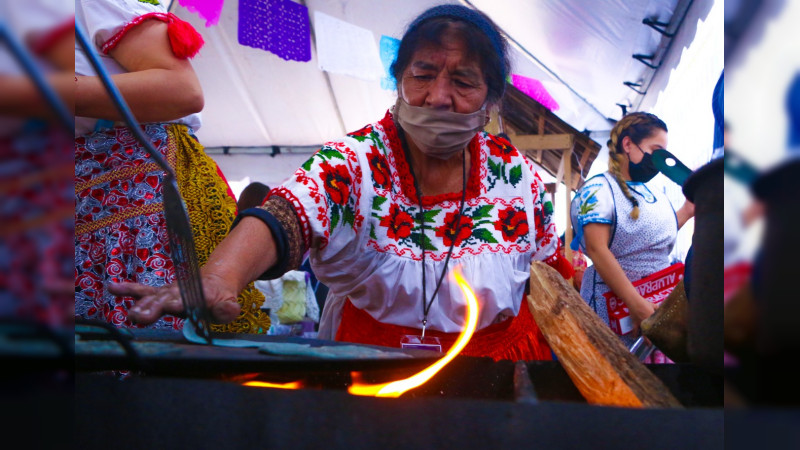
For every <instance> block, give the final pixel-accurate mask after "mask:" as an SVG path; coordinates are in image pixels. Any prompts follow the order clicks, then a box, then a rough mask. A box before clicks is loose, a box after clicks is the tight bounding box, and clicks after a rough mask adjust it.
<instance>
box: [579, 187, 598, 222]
mask: <svg viewBox="0 0 800 450" xmlns="http://www.w3.org/2000/svg"><path fill="white" fill-rule="evenodd" d="M597 191H599V189H595V190H594V191H592V193H591V194H589V196H588V197H586V198H585V199H582V201H581V206H580V207H579V210H578V214H580V215H582V216H585V215H586V214H589V213H590V212H592V211H593V210H594V209H595V208H596V207H597V195H596V194H597Z"/></svg>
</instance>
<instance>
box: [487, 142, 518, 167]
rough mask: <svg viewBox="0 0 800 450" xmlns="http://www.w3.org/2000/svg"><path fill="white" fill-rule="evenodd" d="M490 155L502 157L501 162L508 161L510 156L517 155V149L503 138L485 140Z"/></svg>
mask: <svg viewBox="0 0 800 450" xmlns="http://www.w3.org/2000/svg"><path fill="white" fill-rule="evenodd" d="M486 143H487V144H488V145H489V151H490V152H491V154H492V156H498V157H500V158H503V162H505V163H510V162H511V157H513V156H517V149H516V148H514V147H513V146H512V145H511V144H510V143H509V142H508V141H506V140H505V139H501V138H497V139H492V140H489V141H487V142H486Z"/></svg>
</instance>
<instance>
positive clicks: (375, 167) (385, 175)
mask: <svg viewBox="0 0 800 450" xmlns="http://www.w3.org/2000/svg"><path fill="white" fill-rule="evenodd" d="M367 158H368V159H369V168H370V170H371V171H372V180H373V181H374V182H375V186H376V187H380V188H383V189H388V188H389V187H390V186H391V185H392V174H391V173H390V172H389V164H388V163H387V162H386V158H385V157H384V156H383V155H382V154H381V152H379V151H378V148H377V147H375V146H373V147H372V150H371V151H370V152H369V154H368V155H367Z"/></svg>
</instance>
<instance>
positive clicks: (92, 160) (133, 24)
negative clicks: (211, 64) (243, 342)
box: [74, 0, 270, 333]
mask: <svg viewBox="0 0 800 450" xmlns="http://www.w3.org/2000/svg"><path fill="white" fill-rule="evenodd" d="M75 15H76V17H75V21H76V22H75V23H76V25H79V26H81V27H82V29H83V30H84V31H85V33H86V35H87V37H88V39H89V41H90V43H91V44H93V45H94V46H96V48H95V50H96V51H97V53H98V54H99V55H100V59H101V63H102V64H103V66H104V67H105V70H106V71H107V72H108V73H109V74H110V76H111V78H112V81H113V82H114V83H115V84H116V86H117V87H118V88H119V91H120V92H121V94H122V96H123V97H124V99H125V101H126V103H127V104H128V105H129V106H130V108H131V111H132V113H133V115H134V116H135V117H136V119H137V121H138V122H140V123H141V124H142V126H143V131H144V133H145V135H146V136H147V137H148V138H149V139H150V142H151V143H152V144H153V146H154V147H155V149H156V150H157V151H158V152H160V153H161V155H162V156H163V157H164V158H165V159H166V160H167V162H168V163H169V164H170V165H172V167H173V168H174V170H175V172H176V178H177V184H178V189H179V191H180V193H181V196H182V197H183V199H184V201H185V203H186V208H187V210H188V213H189V217H190V221H191V226H192V231H193V234H194V240H195V246H196V249H197V258H198V261H199V262H200V264H203V263H205V262H206V260H207V259H208V256H209V254H210V253H211V251H212V250H213V249H214V247H215V246H216V245H217V244H218V243H219V242H220V241H221V240H222V239H223V237H224V236H225V235H226V234H227V233H228V231H229V230H230V226H231V224H232V222H233V220H234V218H235V214H236V201H235V199H234V196H233V193H232V191H231V190H230V188H229V186H228V183H227V181H226V180H225V178H224V176H223V174H222V172H221V171H220V170H219V168H218V167H217V165H216V163H215V162H214V161H213V160H212V159H211V158H210V157H209V156H208V155H206V154H205V152H204V150H203V146H202V145H201V144H200V142H198V140H197V138H196V136H195V135H194V133H195V131H196V130H197V129H198V127H199V126H200V125H201V120H200V114H199V113H200V111H201V110H202V109H203V90H202V87H201V86H200V82H199V80H198V78H197V75H196V74H195V72H194V69H193V68H192V65H191V63H190V62H189V58H191V57H192V56H194V55H195V54H196V53H197V52H198V51H199V50H200V47H201V46H202V45H203V39H202V36H201V35H200V34H199V33H197V31H196V30H195V29H194V28H193V27H192V26H191V25H189V24H188V23H187V22H184V21H183V20H181V19H179V18H178V17H177V16H175V15H174V14H171V13H168V12H167V11H166V9H165V8H164V7H163V6H161V5H160V4H158V2H142V1H138V0H105V1H90V0H79V1H77V2H76V4H75ZM74 84H75V86H74V89H75V114H76V116H77V117H76V125H75V126H76V130H75V315H76V317H79V318H83V319H94V320H101V321H106V322H110V323H112V324H114V325H116V326H125V327H130V326H142V325H139V324H134V323H133V322H132V321H131V320H130V317H129V315H128V310H129V308H130V307H131V306H132V305H133V299H132V298H130V297H125V296H123V297H117V296H115V295H113V294H111V293H109V292H108V291H107V289H106V283H107V282H109V281H132V282H138V283H142V284H144V285H148V286H163V285H166V284H169V283H172V282H173V281H174V280H175V267H174V265H173V262H172V259H171V257H170V244H169V238H168V233H167V227H166V220H165V217H164V206H163V204H162V200H163V197H162V183H163V180H164V172H163V171H162V170H160V169H159V167H158V166H157V165H156V163H155V162H154V161H153V160H152V158H151V157H150V156H149V154H148V153H147V150H146V149H145V148H144V147H143V146H142V145H141V144H140V143H139V142H138V141H137V140H136V138H135V137H134V135H133V133H132V132H131V130H130V129H129V128H128V127H127V125H126V124H125V123H123V122H121V120H122V116H121V114H120V112H119V111H118V110H117V108H116V107H115V105H114V104H113V102H112V100H111V98H110V96H109V94H108V92H107V91H106V89H105V87H104V86H103V85H102V82H101V80H100V78H99V77H98V76H97V74H96V73H95V71H94V69H93V67H92V66H91V64H90V62H89V59H88V56H87V55H86V54H84V52H83V49H82V47H80V46H76V47H75V82H74ZM237 297H238V303H237V305H239V310H238V311H237V314H236V316H235V317H231V320H230V321H229V323H228V324H226V325H224V326H223V325H214V331H230V332H237V333H266V331H267V330H268V329H269V325H270V324H269V317H268V316H267V315H266V314H264V313H263V312H262V311H261V310H260V308H259V307H260V305H261V303H263V301H264V299H263V296H262V295H261V294H260V293H259V292H258V291H256V290H255V288H254V287H253V286H252V284H250V285H248V284H243V285H242V286H240V287H239V288H238V289H237V291H236V293H234V296H233V298H234V299H236V298H237ZM149 326H151V327H154V328H169V329H181V328H182V326H183V319H181V318H177V317H174V316H166V317H163V318H160V319H159V320H157V321H154V322H152V323H151V324H150V325H149Z"/></svg>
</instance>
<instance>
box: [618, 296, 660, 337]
mask: <svg viewBox="0 0 800 450" xmlns="http://www.w3.org/2000/svg"><path fill="white" fill-rule="evenodd" d="M637 297H638V298H635V299H631V300H629V301H627V302H625V304H626V305H627V306H628V311H629V312H630V313H631V320H632V321H633V335H634V336H636V335H638V334H639V329H640V328H641V326H642V321H644V319H647V318H648V317H650V316H652V315H653V313H654V312H656V309H657V307H656V306H655V305H654V304H652V303H650V302H649V301H648V300H647V299H646V298H644V297H642V296H641V295H638V296H637Z"/></svg>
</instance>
